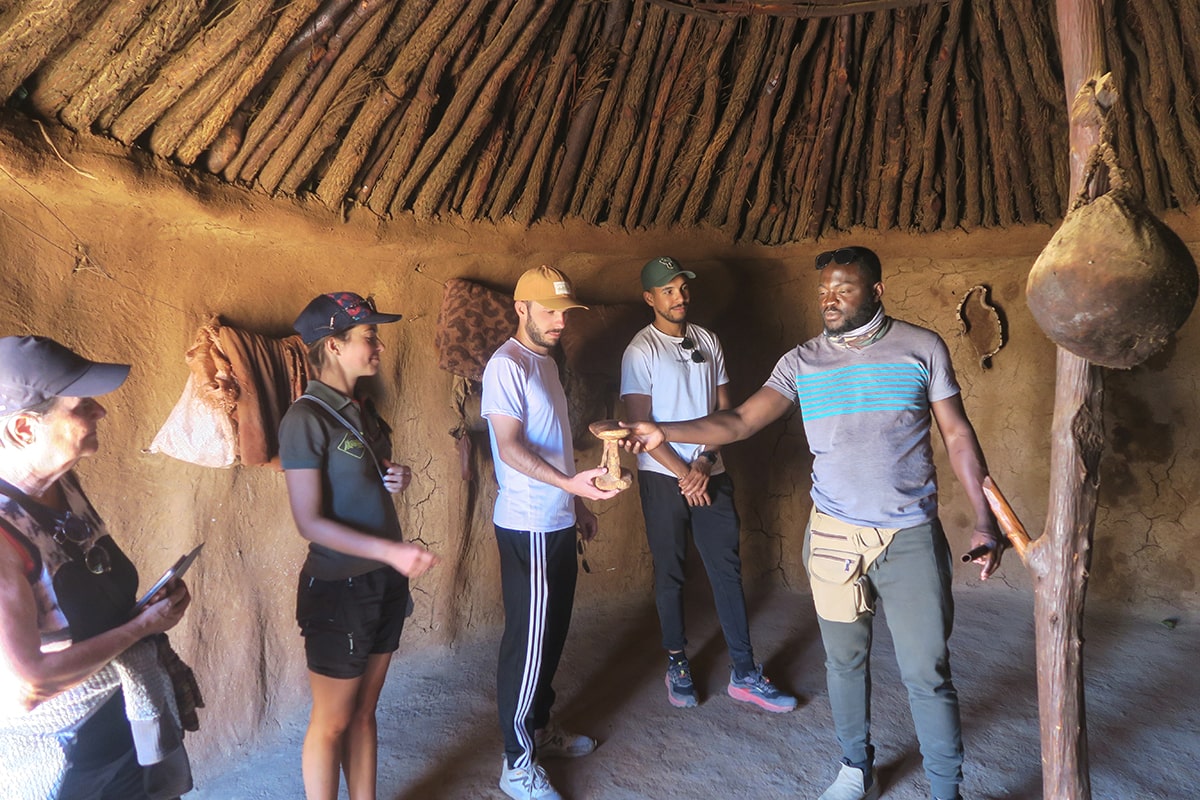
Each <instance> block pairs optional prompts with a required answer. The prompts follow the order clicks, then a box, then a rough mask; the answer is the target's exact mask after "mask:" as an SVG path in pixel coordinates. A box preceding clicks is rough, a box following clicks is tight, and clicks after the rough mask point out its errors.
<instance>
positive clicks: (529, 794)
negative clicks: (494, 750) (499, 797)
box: [500, 758, 563, 800]
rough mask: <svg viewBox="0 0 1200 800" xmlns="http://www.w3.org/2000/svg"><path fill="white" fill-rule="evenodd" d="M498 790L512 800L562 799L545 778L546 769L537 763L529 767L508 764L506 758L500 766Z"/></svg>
mask: <svg viewBox="0 0 1200 800" xmlns="http://www.w3.org/2000/svg"><path fill="white" fill-rule="evenodd" d="M500 791H502V792H504V793H505V794H506V795H508V796H509V797H511V798H513V800H563V796H562V795H561V794H559V793H558V792H556V791H555V790H554V787H553V786H551V785H550V781H549V779H547V778H546V771H545V770H543V769H542V768H541V767H539V766H538V765H537V764H533V765H531V767H530V768H529V769H517V768H516V767H509V766H508V759H507V758H505V759H504V764H503V765H502V766H501V768H500Z"/></svg>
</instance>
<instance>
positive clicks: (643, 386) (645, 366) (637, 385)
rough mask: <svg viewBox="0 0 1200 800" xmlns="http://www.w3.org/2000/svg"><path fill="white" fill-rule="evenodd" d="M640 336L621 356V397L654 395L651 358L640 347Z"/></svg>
mask: <svg viewBox="0 0 1200 800" xmlns="http://www.w3.org/2000/svg"><path fill="white" fill-rule="evenodd" d="M640 338H641V337H640V335H639V336H638V337H635V338H634V340H633V341H632V342H630V343H629V346H628V347H626V348H625V354H624V355H623V356H621V396H622V397H624V396H625V395H627V394H645V395H652V394H653V388H654V381H653V376H652V370H651V368H650V357H649V355H648V354H647V353H646V350H645V348H643V347H638V342H639V339H640Z"/></svg>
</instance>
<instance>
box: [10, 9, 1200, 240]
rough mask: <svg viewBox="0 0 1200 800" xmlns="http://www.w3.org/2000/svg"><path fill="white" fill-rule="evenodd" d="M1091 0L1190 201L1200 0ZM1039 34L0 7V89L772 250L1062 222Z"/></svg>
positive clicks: (219, 140) (251, 177)
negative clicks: (845, 232)
mask: <svg viewBox="0 0 1200 800" xmlns="http://www.w3.org/2000/svg"><path fill="white" fill-rule="evenodd" d="M1104 8H1105V12H1104V13H1105V14H1106V15H1107V20H1106V26H1105V37H1106V47H1107V50H1108V60H1109V66H1110V68H1111V70H1112V72H1113V76H1114V78H1115V83H1116V86H1117V87H1118V89H1119V91H1120V92H1121V95H1122V96H1121V98H1120V101H1119V104H1118V106H1117V107H1116V109H1115V110H1114V114H1113V122H1112V124H1113V128H1114V130H1113V133H1114V134H1115V142H1116V145H1117V150H1118V153H1119V158H1120V160H1121V163H1122V166H1123V167H1124V169H1125V171H1126V174H1127V175H1128V176H1129V177H1130V178H1131V179H1132V180H1133V181H1134V182H1135V185H1134V187H1133V188H1134V189H1135V191H1136V190H1141V191H1144V194H1145V197H1146V201H1147V203H1148V204H1149V205H1150V207H1151V208H1155V209H1162V208H1165V207H1170V206H1183V207H1189V206H1194V205H1196V204H1197V201H1198V200H1200V115H1198V114H1197V108H1196V104H1195V103H1194V99H1195V97H1196V90H1197V87H1198V84H1200V2H1198V0H1114V2H1106V3H1105V4H1104ZM1057 41H1058V38H1057V34H1056V31H1055V19H1054V12H1053V3H1047V2H1045V1H1044V0H771V1H768V2H755V1H754V0H0V99H4V98H7V102H8V103H9V104H10V105H11V106H16V107H19V108H25V109H27V111H28V113H31V114H35V115H39V116H41V117H43V118H46V119H52V120H57V121H59V122H61V124H63V125H66V126H67V127H69V128H72V129H75V130H91V131H95V132H98V133H102V134H105V135H108V136H112V137H114V138H116V139H118V140H120V141H121V142H124V143H125V144H127V145H130V146H134V147H140V148H147V149H149V150H151V151H153V152H154V153H156V154H158V155H159V156H162V157H163V158H167V159H173V160H175V161H177V162H179V163H181V164H184V165H190V166H192V167H194V168H196V169H200V170H207V171H209V172H212V173H214V174H216V175H219V176H221V177H222V178H223V179H225V180H227V181H231V182H236V183H240V184H244V185H246V186H248V187H251V188H252V189H254V190H257V191H261V192H266V193H268V194H285V195H286V194H308V193H311V194H313V195H315V196H316V197H319V198H320V199H321V200H322V201H324V203H326V204H327V205H329V206H330V207H331V208H341V207H342V206H343V204H345V203H359V204H363V205H365V206H367V207H368V208H370V209H372V210H374V211H375V212H377V213H379V214H381V215H397V214H403V213H407V212H412V213H414V214H416V215H417V216H419V217H431V216H435V215H443V216H444V215H455V214H456V215H461V216H462V217H464V218H467V219H491V220H499V219H501V218H504V217H508V216H511V217H514V218H516V219H517V220H519V221H521V222H523V223H526V224H528V223H531V222H533V221H536V220H540V219H548V220H558V219H562V218H564V217H581V218H583V219H584V220H587V221H588V222H591V223H597V224H606V225H619V226H624V227H626V228H635V227H640V226H650V225H672V224H673V225H681V226H690V225H704V224H707V225H713V226H717V227H720V228H723V229H725V230H727V231H728V232H729V233H730V235H731V236H733V237H737V238H740V239H743V240H756V241H760V242H766V243H778V242H785V241H793V240H797V239H801V238H805V237H813V236H818V235H820V234H822V233H824V232H827V231H829V230H831V229H847V228H850V227H852V226H860V225H861V226H866V227H868V228H898V229H906V230H920V231H929V230H934V229H939V228H954V227H963V228H967V229H970V228H973V227H996V226H1011V225H1017V224H1024V223H1035V222H1053V221H1055V220H1057V219H1059V218H1061V217H1062V215H1063V214H1064V212H1065V210H1066V208H1067V205H1068V198H1067V197H1066V194H1067V186H1068V174H1067V169H1068V164H1067V159H1066V153H1067V109H1066V101H1065V98H1064V89H1063V81H1062V75H1061V71H1060V67H1059V57H1058V50H1057V44H1056V42H1057ZM1138 184H1140V185H1138Z"/></svg>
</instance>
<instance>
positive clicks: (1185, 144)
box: [1138, 0, 1200, 208]
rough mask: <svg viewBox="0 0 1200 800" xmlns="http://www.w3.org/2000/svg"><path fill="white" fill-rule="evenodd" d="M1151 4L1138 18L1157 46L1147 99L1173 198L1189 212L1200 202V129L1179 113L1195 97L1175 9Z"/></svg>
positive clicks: (1156, 1)
mask: <svg viewBox="0 0 1200 800" xmlns="http://www.w3.org/2000/svg"><path fill="white" fill-rule="evenodd" d="M1151 5H1152V6H1153V8H1152V9H1149V10H1148V11H1147V12H1146V13H1142V14H1139V15H1138V17H1139V19H1140V20H1141V23H1142V26H1143V28H1142V29H1143V31H1144V36H1145V39H1146V41H1147V42H1148V43H1153V44H1151V45H1150V46H1148V47H1146V54H1147V56H1148V57H1149V61H1150V72H1149V82H1150V85H1149V86H1148V87H1147V92H1146V98H1147V100H1148V101H1149V108H1150V113H1151V116H1152V118H1153V120H1154V129H1155V131H1156V132H1157V134H1158V139H1159V147H1158V152H1159V153H1160V154H1161V157H1162V160H1163V162H1164V164H1165V165H1166V175H1167V177H1168V179H1169V180H1170V184H1171V194H1173V195H1174V196H1175V197H1176V198H1177V200H1176V203H1175V204H1176V205H1179V206H1182V207H1184V208H1190V207H1194V206H1195V205H1196V203H1197V201H1198V200H1200V187H1197V183H1196V180H1195V179H1194V177H1193V176H1194V175H1195V173H1196V168H1195V159H1196V158H1197V156H1200V126H1197V124H1196V117H1195V114H1194V113H1193V114H1188V113H1182V114H1181V113H1179V111H1178V108H1177V106H1179V105H1181V104H1190V103H1191V102H1192V101H1191V98H1192V97H1194V95H1192V94H1191V93H1190V92H1188V91H1187V79H1186V74H1185V73H1184V63H1183V53H1182V52H1181V50H1180V46H1179V40H1178V38H1177V37H1176V33H1175V31H1176V30H1178V28H1177V26H1176V24H1175V19H1174V17H1173V14H1172V12H1171V7H1170V5H1169V4H1168V3H1165V2H1163V0H1151ZM1182 98H1187V99H1186V100H1183V99H1182Z"/></svg>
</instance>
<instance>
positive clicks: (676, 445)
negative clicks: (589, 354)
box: [621, 256, 796, 713]
mask: <svg viewBox="0 0 1200 800" xmlns="http://www.w3.org/2000/svg"><path fill="white" fill-rule="evenodd" d="M695 277H696V273H694V272H690V271H689V270H686V269H683V268H681V267H680V266H679V262H678V261H676V260H675V259H673V258H671V257H670V256H660V257H658V258H655V259H652V260H651V261H649V262H647V263H646V265H645V266H644V267H642V298H643V299H644V300H645V301H646V305H648V306H650V308H652V309H653V311H654V319H653V321H652V322H651V323H650V324H649V325H647V326H646V327H645V328H643V329H642V330H640V331H638V334H637V335H636V336H634V337H633V341H631V342H630V343H629V346H628V347H626V348H625V355H624V357H623V358H622V359H621V399H622V400H623V401H624V402H625V409H626V412H627V414H628V417H629V419H632V420H654V421H656V422H675V421H678V420H688V419H695V418H697V417H703V416H706V415H708V414H711V413H712V412H714V411H722V410H724V409H727V408H730V407H731V405H732V404H731V403H730V400H729V388H728V384H729V376H728V375H727V374H726V372H725V353H724V351H723V350H722V349H721V341H720V340H719V339H718V338H717V336H716V334H714V333H713V332H712V331H710V330H707V329H705V328H701V327H700V326H699V325H696V324H693V323H691V322H688V319H687V312H688V305H689V304H690V302H691V286H690V284H689V281H690V280H692V279H694V278H695ZM638 493H639V494H640V495H641V499H642V512H643V514H644V515H645V517H646V539H647V541H648V542H649V544H650V553H651V555H653V557H654V602H655V605H656V606H657V608H658V618H659V623H660V624H661V626H662V643H663V649H664V650H666V651H667V674H666V679H665V683H666V687H667V701H668V702H669V703H670V704H671V705H673V706H675V707H676V708H694V707H695V706H696V705H698V703H699V698H698V697H697V696H696V687H695V685H694V684H693V683H692V670H691V667H690V666H689V664H688V659H687V654H686V652H685V651H684V648H685V647H686V645H687V636H686V635H685V633H684V624H683V620H684V610H683V580H684V561H685V558H686V556H687V550H688V538H689V534H690V536H691V540H692V542H693V543H694V544H695V545H696V550H697V551H698V552H699V553H700V557H701V560H702V561H703V562H704V569H705V571H706V572H707V573H708V581H709V583H710V584H711V585H712V592H713V601H714V602H715V603H716V606H717V617H718V619H720V621H721V630H722V631H723V632H724V634H725V644H726V645H727V646H728V648H729V658H730V660H731V661H732V662H733V663H732V664H731V669H730V676H729V685H728V686H727V687H726V694H728V695H729V696H730V697H732V698H733V699H735V700H740V701H742V702H745V703H753V704H754V705H756V706H758V707H759V708H762V709H764V710H766V711H772V712H776V713H785V712H788V711H792V710H793V709H795V708H796V698H795V697H792V696H791V695H788V694H786V693H784V692H781V691H780V690H779V689H778V688H776V687H775V685H774V684H772V683H771V681H769V680H768V679H767V678H766V677H765V676H764V675H763V670H762V665H761V664H758V663H756V662H755V660H754V651H753V649H752V648H751V646H750V626H749V622H748V621H747V615H746V597H745V594H744V593H743V590H742V559H741V555H740V546H741V523H740V521H739V519H738V513H737V508H736V507H735V506H734V503H733V481H732V480H730V478H729V475H727V474H726V473H725V465H724V463H722V460H721V453H720V449H719V448H717V447H716V446H708V445H705V444H702V443H682V442H672V443H671V444H670V445H669V446H668V447H659V448H657V449H656V450H653V451H650V452H644V453H639V454H638Z"/></svg>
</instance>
